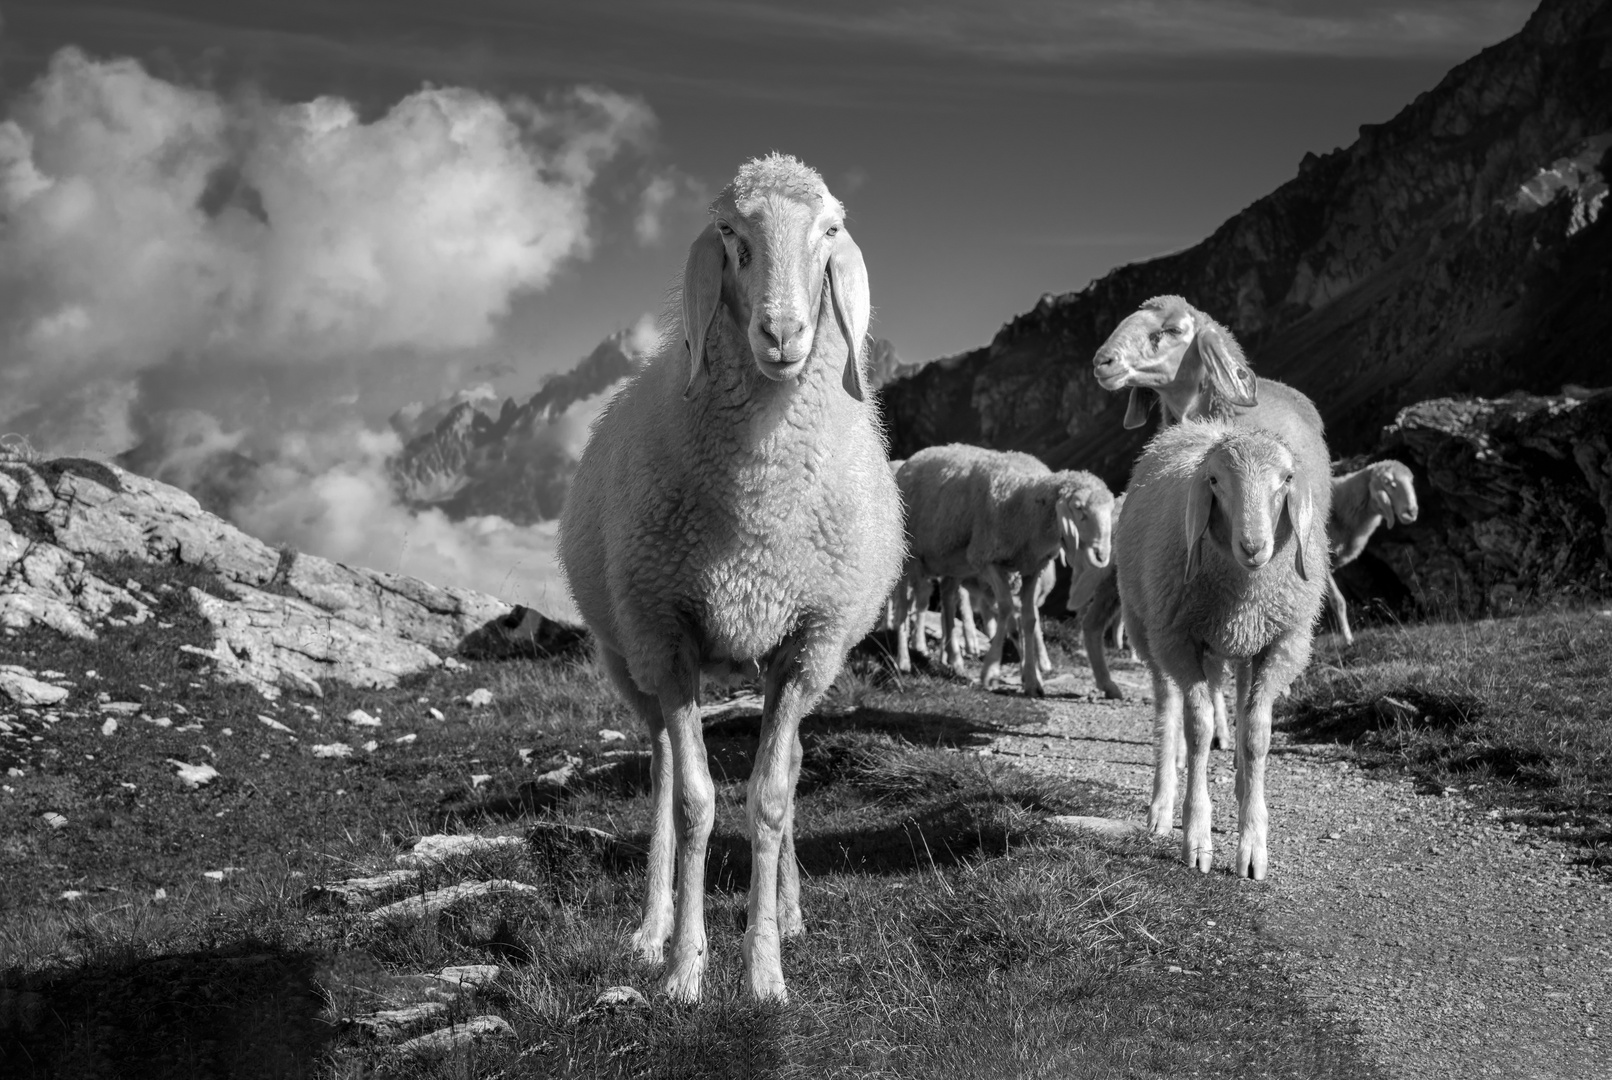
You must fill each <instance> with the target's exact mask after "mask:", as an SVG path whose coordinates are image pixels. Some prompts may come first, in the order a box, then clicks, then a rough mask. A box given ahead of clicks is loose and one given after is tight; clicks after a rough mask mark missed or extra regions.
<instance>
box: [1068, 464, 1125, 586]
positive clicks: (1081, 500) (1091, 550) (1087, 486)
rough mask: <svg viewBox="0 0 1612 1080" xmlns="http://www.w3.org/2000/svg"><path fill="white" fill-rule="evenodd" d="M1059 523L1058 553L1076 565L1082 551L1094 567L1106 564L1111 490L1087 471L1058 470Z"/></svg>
mask: <svg viewBox="0 0 1612 1080" xmlns="http://www.w3.org/2000/svg"><path fill="white" fill-rule="evenodd" d="M1057 509H1058V525H1059V529H1060V531H1061V533H1062V541H1061V544H1062V547H1061V549H1060V551H1059V554H1060V555H1061V556H1062V557H1063V561H1064V562H1065V563H1066V564H1067V565H1068V566H1069V567H1070V569H1075V568H1077V567H1078V566H1079V563H1078V562H1077V561H1076V556H1077V555H1078V554H1079V553H1081V552H1084V553H1085V556H1086V561H1087V562H1088V563H1090V564H1091V565H1092V566H1095V567H1104V566H1107V565H1108V557H1109V552H1110V551H1111V550H1112V543H1113V537H1114V493H1113V492H1111V491H1109V490H1108V485H1106V484H1104V483H1103V482H1102V481H1101V480H1099V479H1097V477H1095V476H1093V475H1092V474H1091V473H1088V472H1071V473H1063V474H1061V480H1060V483H1059V485H1058V499H1057Z"/></svg>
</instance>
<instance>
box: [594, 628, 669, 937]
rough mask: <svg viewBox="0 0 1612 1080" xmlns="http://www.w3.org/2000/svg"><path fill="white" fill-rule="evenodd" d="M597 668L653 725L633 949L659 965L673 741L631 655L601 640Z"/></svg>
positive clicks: (665, 927) (665, 931) (665, 921)
mask: <svg viewBox="0 0 1612 1080" xmlns="http://www.w3.org/2000/svg"><path fill="white" fill-rule="evenodd" d="M598 652H599V666H600V667H602V668H603V669H604V671H605V674H606V675H607V676H609V678H610V681H611V682H612V683H614V684H615V687H616V689H617V690H618V691H619V692H620V693H621V696H622V697H624V698H626V699H627V702H628V704H630V705H631V706H632V708H633V711H634V712H636V713H637V714H638V717H639V719H641V720H642V721H643V722H644V726H645V727H647V728H648V729H649V741H650V797H649V803H650V806H651V807H652V808H653V817H652V819H651V820H652V822H653V823H652V824H651V826H650V834H649V866H648V879H649V880H648V888H647V889H646V890H645V895H644V918H643V921H642V922H640V923H639V924H638V929H637V930H636V931H634V932H633V936H632V947H633V952H635V953H636V954H637V955H638V958H639V959H640V960H643V961H644V962H645V963H649V964H658V963H660V962H661V959H662V957H663V956H664V954H665V949H666V939H667V938H668V937H670V936H671V933H672V910H673V909H672V860H673V857H674V854H675V852H674V838H673V836H672V743H671V737H670V736H669V735H668V734H667V731H666V721H665V720H664V719H663V718H662V717H661V711H660V699H659V698H656V697H655V696H654V695H652V694H646V693H644V692H643V691H642V690H640V689H638V686H637V684H636V683H634V682H633V681H632V676H631V675H630V674H629V673H628V671H627V659H626V657H624V656H622V655H621V654H620V653H618V652H616V651H615V650H614V649H611V648H609V647H607V646H605V645H603V644H600V645H599V649H598Z"/></svg>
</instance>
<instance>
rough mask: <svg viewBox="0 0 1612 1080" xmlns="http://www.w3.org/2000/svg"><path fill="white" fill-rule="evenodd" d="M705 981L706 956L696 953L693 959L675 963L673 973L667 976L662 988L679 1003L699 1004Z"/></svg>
mask: <svg viewBox="0 0 1612 1080" xmlns="http://www.w3.org/2000/svg"><path fill="white" fill-rule="evenodd" d="M704 981H705V957H704V956H702V955H696V956H695V957H694V958H693V959H691V960H688V961H685V962H682V963H673V965H672V970H671V973H670V974H668V975H667V976H666V981H665V982H664V983H663V984H662V989H664V990H665V991H666V996H667V997H669V998H671V999H672V1001H673V1002H675V1003H676V1004H679V1005H697V1004H699V1000H700V993H701V989H702V987H701V984H702V983H703V982H704Z"/></svg>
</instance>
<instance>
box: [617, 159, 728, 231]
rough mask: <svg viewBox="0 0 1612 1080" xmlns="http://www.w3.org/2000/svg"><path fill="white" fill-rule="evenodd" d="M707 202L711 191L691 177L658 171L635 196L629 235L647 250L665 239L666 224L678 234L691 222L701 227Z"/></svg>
mask: <svg viewBox="0 0 1612 1080" xmlns="http://www.w3.org/2000/svg"><path fill="white" fill-rule="evenodd" d="M710 202H711V191H710V190H709V189H708V188H707V187H706V186H705V185H704V184H702V183H700V182H699V181H698V180H696V179H694V178H693V177H692V176H689V175H687V174H686V173H683V172H680V171H678V170H675V169H670V170H667V171H665V172H661V173H659V174H657V175H656V176H654V177H652V178H651V179H650V181H649V183H648V184H646V185H644V190H643V192H642V193H641V194H640V195H639V197H638V213H637V215H636V216H635V217H634V218H633V235H634V236H636V237H637V238H638V242H639V243H640V244H642V245H644V246H645V247H651V246H653V245H655V244H658V243H660V242H661V240H662V239H663V238H664V237H665V235H666V232H667V226H668V224H671V225H672V227H673V228H676V229H678V230H679V231H681V227H682V226H683V225H686V224H692V223H693V222H694V221H695V220H698V221H699V222H700V223H701V225H703V223H704V219H705V213H706V207H707V206H709V205H710ZM684 219H687V220H686V221H685V220H684ZM696 227H699V226H696Z"/></svg>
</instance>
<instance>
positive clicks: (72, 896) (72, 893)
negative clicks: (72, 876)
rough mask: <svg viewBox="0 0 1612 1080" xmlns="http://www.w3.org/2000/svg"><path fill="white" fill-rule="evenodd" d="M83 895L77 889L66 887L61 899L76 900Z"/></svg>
mask: <svg viewBox="0 0 1612 1080" xmlns="http://www.w3.org/2000/svg"><path fill="white" fill-rule="evenodd" d="M83 895H84V894H83V893H81V892H79V891H78V890H77V889H68V890H67V891H66V892H64V893H62V899H63V900H77V899H78V898H79V897H81V896H83Z"/></svg>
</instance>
